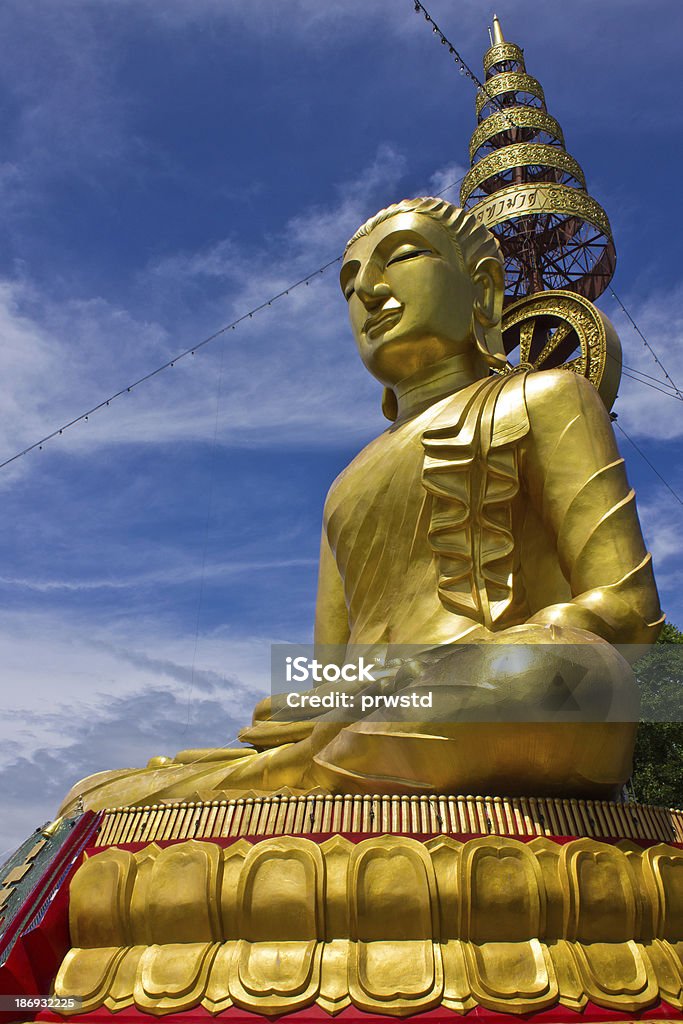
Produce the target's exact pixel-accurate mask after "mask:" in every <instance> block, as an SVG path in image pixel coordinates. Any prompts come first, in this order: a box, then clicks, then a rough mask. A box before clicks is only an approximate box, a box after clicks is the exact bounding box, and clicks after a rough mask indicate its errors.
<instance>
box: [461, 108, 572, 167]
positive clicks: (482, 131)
mask: <svg viewBox="0 0 683 1024" xmlns="http://www.w3.org/2000/svg"><path fill="white" fill-rule="evenodd" d="M511 128H533V129H535V130H536V131H539V132H546V134H548V135H551V136H552V137H553V138H554V139H556V140H557V142H558V143H559V144H560V145H561V146H564V135H563V133H562V129H561V127H560V124H559V122H558V121H556V120H555V118H554V117H551V116H550V114H547V113H546V112H545V111H544V110H539V108H538V107H511V108H510V110H505V111H501V110H499V111H498V112H497V113H495V114H490V115H489V117H487V118H485V119H484V120H483V121H482V122H481V124H480V125H478V126H477V128H475V130H474V132H473V133H472V138H471V139H470V161H472V160H474V158H475V156H476V154H477V152H478V150H479V149H480V148H481V147H482V146H483V145H484V143H485V142H488V140H489V139H492V138H493V137H494V136H495V135H499V134H500V133H501V132H507V131H510V129H511Z"/></svg>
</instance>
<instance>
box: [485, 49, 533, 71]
mask: <svg viewBox="0 0 683 1024" xmlns="http://www.w3.org/2000/svg"><path fill="white" fill-rule="evenodd" d="M504 60H518V61H519V62H520V64H522V65H524V54H523V53H522V51H521V48H520V47H519V46H517V44H516V43H497V44H496V45H495V46H492V47H491V48H490V49H488V50H487V51H486V53H485V54H484V73H486V72H487V71H488V70H489V68H492V67H493V65H494V64H500V62H501V61H504Z"/></svg>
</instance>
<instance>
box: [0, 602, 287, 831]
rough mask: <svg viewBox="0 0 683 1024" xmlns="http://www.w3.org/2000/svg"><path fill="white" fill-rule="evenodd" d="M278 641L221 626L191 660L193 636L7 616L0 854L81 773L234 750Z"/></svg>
mask: <svg viewBox="0 0 683 1024" xmlns="http://www.w3.org/2000/svg"><path fill="white" fill-rule="evenodd" d="M280 639H281V638H279V637H272V638H271V637H249V636H244V635H234V634H233V633H232V632H231V631H229V630H227V629H222V630H216V631H214V632H212V633H210V634H207V635H203V636H202V637H201V638H200V642H199V645H198V646H197V648H196V651H195V642H196V638H195V636H194V634H193V633H191V632H189V631H188V632H183V631H178V630H175V631H170V630H166V631H162V630H161V628H160V626H159V624H158V622H155V621H153V620H151V619H147V620H144V619H141V618H135V619H131V618H129V619H127V620H126V619H120V620H119V621H117V623H116V624H113V623H111V622H107V623H105V622H103V623H100V624H98V625H93V622H92V621H89V620H86V619H81V620H80V621H78V620H77V619H76V618H74V617H73V616H69V615H60V614H56V613H55V614H41V613H38V612H34V613H30V614H26V613H24V614H21V615H19V614H15V615H13V614H11V613H9V612H5V613H3V614H1V615H0V661H1V662H2V665H3V676H4V678H5V679H11V680H12V686H11V687H6V688H5V689H4V692H3V715H2V719H0V751H1V753H0V788H1V789H2V793H3V828H2V836H1V837H0V846H3V847H4V846H10V845H11V846H13V847H14V846H16V845H18V844H19V843H20V842H21V841H22V839H24V838H25V836H26V835H28V834H29V833H30V832H31V831H33V829H34V828H35V827H36V826H37V825H40V824H41V823H42V822H43V821H45V820H49V819H50V818H51V817H53V816H54V814H55V812H56V809H57V807H58V805H59V803H60V802H61V800H62V799H63V797H64V796H65V794H66V792H67V790H68V789H69V788H70V787H71V786H72V785H73V784H74V783H75V782H76V781H77V780H78V779H80V778H82V777H84V776H85V775H88V774H91V773H92V772H95V771H102V770H104V769H106V768H122V767H142V766H144V765H145V764H146V762H147V760H148V759H149V758H150V757H152V756H153V755H156V754H167V755H173V754H175V753H177V751H178V750H181V749H186V748H188V747H192V748H194V747H213V746H229V745H231V744H232V745H234V743H235V736H236V733H237V730H238V729H239V728H240V727H242V726H243V725H246V724H247V723H248V722H249V721H250V719H251V713H252V710H253V707H254V705H255V704H256V702H257V701H258V700H260V699H261V697H263V696H264V695H265V694H266V693H267V692H268V688H269V679H270V674H269V673H270V644H271V642H272V641H278V640H280Z"/></svg>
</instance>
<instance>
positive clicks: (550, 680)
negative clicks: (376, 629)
mask: <svg viewBox="0 0 683 1024" xmlns="http://www.w3.org/2000/svg"><path fill="white" fill-rule="evenodd" d="M390 686H391V692H393V693H403V694H405V695H406V696H409V697H410V698H411V703H408V702H406V705H407V706H408V707H409V708H411V707H413V706H419V707H430V708H431V711H430V712H429V713H428V714H425V716H424V717H425V719H427V720H430V721H436V720H440V721H442V722H445V721H454V722H455V721H565V720H568V721H585V722H601V721H627V722H633V721H637V720H638V693H637V688H636V686H635V682H634V679H633V673H632V670H631V669H630V666H629V665H628V663H627V662H626V661H625V659H624V658H623V657H622V656H621V654H620V653H619V652H618V651H617V650H616V649H615V648H614V647H612V646H611V645H610V644H608V643H607V642H606V641H605V640H603V639H601V638H600V637H598V636H595V635H594V634H592V633H590V632H588V631H587V630H583V629H573V628H569V627H566V626H558V625H555V624H547V625H544V624H526V625H521V626H513V627H511V628H510V629H507V630H504V631H501V632H500V633H497V634H495V635H493V634H491V635H489V636H488V637H486V638H485V639H484V638H479V639H477V640H473V641H472V642H470V643H469V644H461V643H456V644H451V645H443V646H440V647H437V648H432V649H431V650H428V651H424V652H422V653H420V654H419V655H417V656H416V657H414V658H411V659H410V660H407V661H405V662H404V663H403V664H402V665H401V667H400V669H399V670H398V671H397V672H396V674H395V676H394V678H393V680H392V682H391V684H390ZM387 689H388V686H387ZM413 695H414V697H415V698H416V699H417V698H420V699H419V700H417V703H415V702H413V701H412V697H413ZM421 698H425V701H422V700H421ZM427 698H428V699H427ZM411 713H413V712H411ZM403 717H405V716H403Z"/></svg>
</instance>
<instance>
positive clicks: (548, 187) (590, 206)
mask: <svg viewBox="0 0 683 1024" xmlns="http://www.w3.org/2000/svg"><path fill="white" fill-rule="evenodd" d="M472 213H473V214H474V215H475V216H476V218H477V220H479V221H480V222H481V223H482V224H485V225H486V227H487V228H491V227H495V225H496V224H501V223H502V222H503V221H506V220H508V219H509V218H510V217H524V216H525V215H529V214H536V213H557V214H561V215H563V216H566V217H571V216H572V215H578V216H580V217H582V218H583V219H584V220H587V221H590V223H591V224H593V225H594V226H595V227H597V228H599V229H600V230H601V231H602V232H603V233H604V234H606V235H607V236H608V237H610V238H611V237H612V229H611V228H610V225H609V220H608V219H607V214H606V213H605V211H604V210H603V208H602V207H601V206H600V204H599V203H597V202H596V201H595V199H593V198H592V196H589V195H588V194H587V193H585V192H580V191H579V190H578V189H575V188H571V187H570V186H569V185H556V184H553V183H549V182H539V183H537V184H529V183H525V184H521V185H509V186H508V187H507V188H503V189H501V190H500V191H499V192H496V193H495V195H493V196H491V197H490V198H489V199H482V200H481V201H480V202H478V203H477V204H476V205H475V206H473V207H472Z"/></svg>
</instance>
